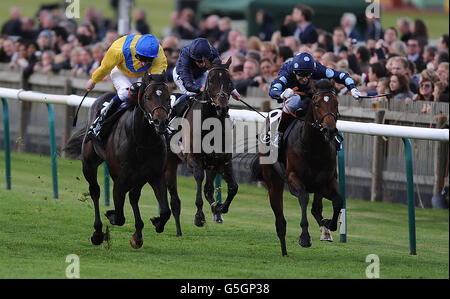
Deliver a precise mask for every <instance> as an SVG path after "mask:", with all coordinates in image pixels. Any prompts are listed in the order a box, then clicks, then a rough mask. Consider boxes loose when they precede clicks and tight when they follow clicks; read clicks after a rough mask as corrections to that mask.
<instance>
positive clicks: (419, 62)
mask: <svg viewBox="0 0 450 299" xmlns="http://www.w3.org/2000/svg"><path fill="white" fill-rule="evenodd" d="M407 46H408V48H407V49H408V60H410V61H412V62H414V63H415V64H416V67H417V70H418V71H419V72H421V71H423V70H424V69H425V64H424V61H423V58H422V56H421V55H420V52H421V49H420V44H419V41H418V40H417V39H416V38H410V39H409V40H408V44H407Z"/></svg>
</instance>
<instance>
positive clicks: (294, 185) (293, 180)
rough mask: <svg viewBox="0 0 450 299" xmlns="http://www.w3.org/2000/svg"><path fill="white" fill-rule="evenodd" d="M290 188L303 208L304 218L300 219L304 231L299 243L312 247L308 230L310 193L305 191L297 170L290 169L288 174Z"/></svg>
mask: <svg viewBox="0 0 450 299" xmlns="http://www.w3.org/2000/svg"><path fill="white" fill-rule="evenodd" d="M287 178H288V182H289V189H290V191H291V193H292V194H294V195H295V196H297V198H298V202H299V203H300V208H301V210H302V219H301V220H300V227H301V228H302V233H301V235H300V237H299V240H298V244H299V245H300V246H302V247H310V246H311V245H312V242H311V236H310V235H309V232H308V216H307V214H308V213H307V212H308V211H307V209H308V202H309V193H307V192H305V191H304V188H303V186H302V184H301V183H300V180H299V179H298V178H297V176H296V174H295V172H293V171H290V172H289V174H288V176H287Z"/></svg>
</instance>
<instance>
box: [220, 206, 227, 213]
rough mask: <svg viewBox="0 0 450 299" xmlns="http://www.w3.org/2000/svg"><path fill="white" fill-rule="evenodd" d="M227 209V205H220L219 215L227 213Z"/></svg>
mask: <svg viewBox="0 0 450 299" xmlns="http://www.w3.org/2000/svg"><path fill="white" fill-rule="evenodd" d="M228 208H229V206H227V205H222V208H221V209H220V211H219V212H220V213H222V214H226V213H228Z"/></svg>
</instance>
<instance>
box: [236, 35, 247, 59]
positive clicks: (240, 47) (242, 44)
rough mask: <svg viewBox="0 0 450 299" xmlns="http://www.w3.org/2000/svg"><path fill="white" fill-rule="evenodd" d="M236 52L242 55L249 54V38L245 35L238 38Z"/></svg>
mask: <svg viewBox="0 0 450 299" xmlns="http://www.w3.org/2000/svg"><path fill="white" fill-rule="evenodd" d="M235 47H236V52H237V53H239V54H242V55H245V54H246V53H247V38H246V37H245V36H244V35H239V36H238V37H236V43H235Z"/></svg>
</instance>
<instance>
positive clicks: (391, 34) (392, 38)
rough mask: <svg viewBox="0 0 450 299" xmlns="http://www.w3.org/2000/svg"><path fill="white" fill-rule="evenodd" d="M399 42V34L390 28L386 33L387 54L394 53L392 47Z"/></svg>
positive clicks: (393, 28) (385, 45)
mask: <svg viewBox="0 0 450 299" xmlns="http://www.w3.org/2000/svg"><path fill="white" fill-rule="evenodd" d="M396 41H398V33H397V29H395V27H389V28H387V29H386V31H385V32H384V43H383V45H384V47H386V49H387V52H388V53H390V52H391V51H392V45H393V44H394V43H395V42H396Z"/></svg>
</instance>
